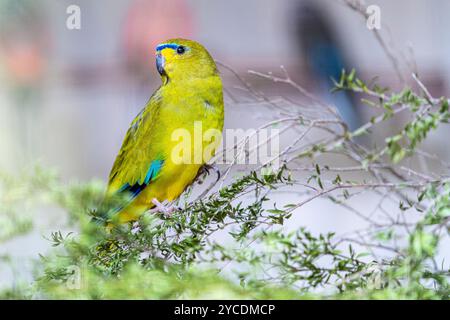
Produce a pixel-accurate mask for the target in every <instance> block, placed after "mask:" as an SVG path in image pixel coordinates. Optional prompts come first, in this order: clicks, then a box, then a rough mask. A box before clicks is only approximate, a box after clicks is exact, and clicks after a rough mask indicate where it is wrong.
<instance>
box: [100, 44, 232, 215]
mask: <svg viewBox="0 0 450 320" xmlns="http://www.w3.org/2000/svg"><path fill="white" fill-rule="evenodd" d="M156 67H157V69H158V72H159V74H160V75H161V79H162V84H161V86H160V87H159V88H158V89H157V90H156V91H155V92H154V93H153V95H152V96H151V97H150V100H149V101H148V102H147V105H146V106H145V107H144V108H143V110H142V111H141V112H140V113H139V114H138V115H137V116H136V118H135V119H134V120H133V121H132V123H131V126H130V128H129V129H128V132H127V134H126V136H125V139H124V141H123V144H122V147H121V149H120V151H119V154H118V155H117V158H116V160H115V162H114V165H113V167H112V169H111V173H110V175H109V182H108V189H107V195H106V198H109V197H113V196H114V195H118V194H119V195H120V194H123V193H126V194H128V195H129V201H128V202H127V203H126V204H124V205H121V206H119V207H116V208H109V209H108V217H109V218H108V219H109V220H110V222H111V221H112V222H113V223H119V224H120V223H125V222H128V221H134V220H137V219H138V218H139V216H140V215H141V214H143V213H144V212H146V211H147V210H149V209H151V208H154V207H157V208H155V210H158V209H161V210H164V208H165V206H164V205H162V203H164V202H171V201H173V200H175V199H177V198H178V197H179V196H180V194H181V193H182V192H183V191H184V190H185V189H186V188H187V186H189V185H190V184H191V183H192V182H193V181H194V179H195V178H196V176H197V174H198V171H199V169H200V168H201V167H202V166H203V165H204V164H205V163H206V162H207V161H208V160H210V158H211V157H212V156H213V154H214V151H215V149H216V148H217V147H218V146H219V144H220V136H219V137H217V136H214V135H207V136H200V137H198V134H196V133H195V132H194V131H195V126H197V127H198V126H199V125H200V126H201V129H202V132H206V131H208V130H210V129H212V130H216V131H218V132H219V133H220V134H221V132H222V129H223V122H224V104H223V93H222V81H221V79H220V76H219V72H218V70H217V67H216V64H215V63H214V60H213V59H212V57H211V55H210V54H209V53H208V51H207V50H206V49H205V48H204V47H203V46H202V45H200V44H199V43H197V42H194V41H191V40H186V39H170V40H167V41H166V42H164V43H162V44H159V45H158V46H157V47H156ZM177 130H178V132H181V133H189V135H190V136H191V137H192V141H191V143H190V144H189V150H184V151H182V152H181V153H183V152H184V153H185V154H184V155H183V156H185V155H186V154H187V155H190V154H191V155H192V157H191V158H192V159H191V160H192V161H182V162H181V163H180V161H179V159H178V157H174V154H175V155H176V153H177V152H174V151H178V150H175V149H176V148H180V139H176V138H177V134H176V133H177ZM180 130H181V131H180ZM174 133H175V135H174ZM195 135H197V137H195ZM178 138H179V137H178ZM196 138H197V140H196V141H195V143H194V140H195V139H196ZM199 140H200V142H199ZM189 141H190V140H189V139H188V140H187V142H189ZM185 142H186V141H185ZM205 149H209V151H210V152H209V153H206V154H205V155H204V156H202V157H201V159H200V161H198V159H199V158H198V154H203V151H204V150H205ZM194 155H195V156H194ZM194 157H197V161H195V159H194ZM184 159H185V158H184Z"/></svg>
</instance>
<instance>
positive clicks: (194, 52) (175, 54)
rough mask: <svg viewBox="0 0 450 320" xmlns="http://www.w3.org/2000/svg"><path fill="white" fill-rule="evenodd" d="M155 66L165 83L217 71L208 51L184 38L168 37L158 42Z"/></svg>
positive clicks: (210, 74)
mask: <svg viewBox="0 0 450 320" xmlns="http://www.w3.org/2000/svg"><path fill="white" fill-rule="evenodd" d="M156 68H157V69H158V72H159V74H160V75H161V77H162V78H163V81H164V82H165V83H167V82H168V81H169V80H176V81H178V80H183V79H184V80H189V79H195V78H206V77H209V76H213V75H216V74H217V72H218V71H217V67H216V64H215V63H214V60H213V58H212V57H211V55H210V54H209V53H208V51H207V50H206V49H205V48H204V47H203V46H202V45H201V44H199V43H197V42H195V41H192V40H186V39H170V40H167V41H165V42H163V43H161V44H159V45H158V46H157V47H156Z"/></svg>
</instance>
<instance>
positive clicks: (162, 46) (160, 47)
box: [156, 43, 178, 51]
mask: <svg viewBox="0 0 450 320" xmlns="http://www.w3.org/2000/svg"><path fill="white" fill-rule="evenodd" d="M166 48H170V49H173V50H176V49H177V48H178V45H177V44H176V43H162V44H160V45H158V46H157V47H156V51H161V50H164V49H166Z"/></svg>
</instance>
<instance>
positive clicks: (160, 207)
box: [150, 198, 179, 217]
mask: <svg viewBox="0 0 450 320" xmlns="http://www.w3.org/2000/svg"><path fill="white" fill-rule="evenodd" d="M152 203H153V204H154V205H155V207H154V208H153V209H151V210H150V212H160V213H163V214H164V215H165V216H166V217H170V216H171V215H172V213H173V212H175V211H178V210H179V208H178V207H176V206H174V205H173V204H170V202H168V201H167V204H163V203H161V202H159V201H158V199H156V198H153V200H152Z"/></svg>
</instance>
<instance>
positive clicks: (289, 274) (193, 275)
mask: <svg viewBox="0 0 450 320" xmlns="http://www.w3.org/2000/svg"><path fill="white" fill-rule="evenodd" d="M336 88H337V90H354V91H356V92H359V93H362V94H365V95H368V97H367V99H366V100H365V101H367V103H368V104H369V105H371V106H375V107H377V108H378V109H379V110H381V114H380V115H379V116H378V117H376V118H374V119H372V121H371V122H369V123H368V124H366V125H364V126H362V127H361V128H360V129H358V130H356V131H354V132H345V133H344V134H343V135H342V136H341V137H338V139H337V142H335V141H333V143H332V144H331V145H332V147H330V144H325V143H322V144H316V145H315V146H314V147H313V148H310V149H308V150H307V151H306V152H304V153H301V154H300V155H299V157H298V158H301V156H304V155H308V156H309V157H310V159H312V161H313V165H312V166H311V174H310V176H309V177H308V178H306V179H304V180H302V181H298V180H296V179H294V178H293V176H294V175H293V170H294V169H296V166H295V164H294V163H288V162H285V163H284V164H283V165H282V166H281V168H280V169H279V170H278V171H276V172H273V173H272V174H264V175H262V174H259V173H257V172H255V171H251V172H248V173H247V174H244V175H242V176H241V177H239V178H236V179H234V180H233V182H232V183H230V184H229V185H225V186H224V187H223V188H220V189H219V190H218V191H216V192H212V193H210V195H209V196H207V197H203V198H200V199H198V200H195V201H194V202H192V203H187V204H186V205H185V206H184V207H183V208H182V209H181V210H179V211H176V212H174V213H173V214H172V215H170V216H165V215H163V214H161V215H160V214H145V215H143V216H142V217H141V219H140V220H139V221H137V222H135V223H130V224H126V225H122V226H118V227H116V228H114V229H112V230H111V231H110V232H109V231H108V230H106V229H105V228H104V226H102V225H98V224H95V223H92V222H91V221H90V220H91V216H92V215H95V214H96V212H95V210H93V209H95V208H97V207H98V205H99V203H101V201H102V197H103V192H104V186H103V184H102V183H101V182H98V181H92V182H90V183H86V184H79V183H73V184H69V185H67V184H62V183H61V182H60V181H59V179H58V177H57V176H56V175H55V174H54V173H53V172H47V171H45V170H43V169H41V168H39V167H37V168H35V170H34V171H33V172H31V173H30V172H25V173H24V174H23V175H21V176H20V177H10V176H6V175H1V176H0V183H1V187H0V199H1V204H2V207H1V209H0V210H1V212H0V214H1V215H0V239H1V240H6V239H11V238H13V237H14V236H17V235H20V234H23V233H25V232H28V231H29V230H30V229H31V228H32V224H31V221H32V219H31V217H30V215H29V214H28V212H29V210H30V208H31V207H32V206H35V205H36V204H37V203H41V202H44V203H47V204H52V205H54V206H58V207H60V208H63V209H64V210H65V212H67V213H68V226H67V227H68V228H69V230H72V232H69V233H63V232H61V231H56V232H54V233H52V234H51V235H50V236H49V239H48V240H49V241H50V242H51V244H52V246H53V249H52V250H51V252H50V253H48V254H45V255H42V256H41V257H40V259H39V260H37V261H36V262H35V265H36V271H35V280H34V282H33V283H32V284H31V285H20V286H16V287H15V288H3V291H2V292H1V293H0V295H1V297H2V298H56V299H68V298H75V299H120V298H124V299H181V298H195V299H197V298H208V299H212V298H220V299H225V298H226V299H228V298H232V299H248V298H250V299H301V298H311V299H316V298H317V299H319V298H337V299H448V298H449V292H450V291H449V285H448V279H449V270H448V269H445V267H444V265H443V264H442V265H441V264H440V263H439V262H438V261H437V255H438V254H439V250H440V248H441V243H442V239H443V238H444V236H445V235H448V232H449V220H450V215H449V214H450V185H449V181H448V179H432V180H424V181H422V182H421V183H420V184H419V183H417V182H415V181H413V182H411V181H406V182H405V181H403V180H400V181H399V179H400V178H401V176H400V175H396V176H395V179H394V178H390V180H387V178H384V177H383V179H384V180H381V182H379V183H378V184H375V183H369V182H367V181H365V180H364V179H361V180H358V181H351V180H348V179H347V178H346V177H345V176H344V175H343V174H335V175H333V176H331V178H330V172H331V171H332V166H331V165H319V164H318V163H317V162H316V161H315V160H316V158H315V157H316V156H317V155H319V154H323V153H326V152H328V151H329V152H336V153H338V154H343V155H347V154H349V153H350V152H355V150H357V149H356V148H353V149H352V147H351V146H349V145H348V144H346V142H348V141H351V140H352V139H354V138H355V137H357V136H359V135H363V134H367V133H368V132H369V131H370V130H369V129H370V128H371V127H372V126H373V125H375V124H377V123H380V122H383V121H386V120H388V119H390V118H392V117H393V116H394V115H395V114H397V113H398V112H400V110H405V111H408V112H410V115H411V116H412V117H411V118H410V121H408V123H407V124H406V125H405V126H404V127H403V129H402V130H401V131H400V132H399V133H397V134H396V135H394V136H391V137H387V138H386V139H385V142H386V143H385V145H383V146H382V147H381V149H375V150H370V151H367V152H361V154H362V155H363V156H361V157H360V158H361V163H360V164H361V167H362V168H363V169H364V170H367V171H370V170H373V168H374V166H378V167H380V166H388V165H391V163H388V162H380V159H382V156H383V155H384V154H386V155H389V157H390V159H391V161H392V162H393V163H397V162H399V161H401V160H402V159H403V158H404V157H406V156H414V154H415V150H416V148H417V147H418V145H419V144H420V143H421V142H422V141H423V140H424V139H425V138H426V137H427V136H428V134H429V133H430V131H431V130H433V129H435V128H437V127H438V126H439V125H440V124H441V123H445V122H447V120H448V116H449V115H448V103H447V101H446V99H443V98H441V99H439V100H437V101H435V100H431V99H430V98H429V97H422V96H420V95H418V94H416V93H414V92H413V91H412V90H410V89H406V90H403V91H402V92H400V93H398V94H395V93H389V91H388V90H387V89H382V88H380V87H379V86H377V85H371V86H368V85H366V84H365V83H364V82H363V81H361V80H360V79H358V78H357V77H356V74H355V72H351V73H350V74H346V73H343V75H342V77H341V79H340V80H339V82H337V83H336ZM388 169H389V170H394V169H392V167H389V168H388ZM399 177H400V178H399ZM383 183H384V185H383ZM298 185H301V186H303V187H304V188H305V189H307V190H313V195H312V196H311V197H310V198H307V199H306V200H302V201H300V202H298V203H293V204H284V205H280V204H277V203H276V201H275V200H276V195H274V192H276V191H280V190H283V189H285V188H294V187H295V186H298ZM380 185H381V186H384V187H388V188H391V189H393V190H394V191H396V192H398V193H396V195H398V198H395V199H398V206H397V207H398V210H399V212H400V214H404V213H405V212H406V213H408V212H413V211H414V215H415V217H416V219H415V221H414V222H408V223H401V222H399V221H398V219H393V218H392V219H391V220H392V221H390V224H386V225H383V224H382V223H381V222H379V221H374V220H372V219H371V217H370V216H364V217H363V218H364V219H365V220H366V221H367V222H368V223H370V224H371V225H370V231H371V233H369V235H368V238H367V237H366V238H364V239H365V240H364V242H362V243H358V242H356V244H359V247H358V248H356V247H355V242H352V241H349V240H348V239H345V238H342V237H339V236H337V235H336V234H334V233H324V234H320V233H319V234H316V233H314V232H311V231H310V230H308V228H306V227H302V228H300V229H298V230H295V231H286V226H287V222H288V221H289V218H291V216H292V215H293V213H294V210H296V209H298V208H300V207H301V206H302V205H303V204H305V203H307V202H309V201H313V200H314V199H316V198H318V197H320V196H323V197H326V198H328V199H329V200H331V201H332V202H333V203H334V204H336V205H346V203H347V201H349V200H350V199H351V198H352V197H353V196H354V195H355V193H353V192H352V190H353V189H354V188H355V187H357V188H359V189H358V190H360V189H364V188H366V189H370V190H372V189H373V188H376V187H378V186H380ZM406 186H410V187H413V189H412V190H411V192H409V193H408V194H404V193H401V191H402V190H403V189H404V188H405V187H406ZM394 191H392V192H391V193H392V194H394ZM332 192H334V194H331V193H332ZM339 192H341V194H338V193H339ZM245 197H247V199H246V201H244V199H245ZM248 199H250V200H248ZM318 214H319V212H318ZM405 230H406V231H405ZM218 235H220V236H218ZM361 241H362V240H361ZM393 243H395V244H396V245H395V246H392V244H393ZM377 248H379V249H385V250H390V251H389V252H390V255H386V256H384V257H383V258H382V259H379V258H378V257H377V255H376V254H375V253H374V252H373V251H372V250H373V249H377ZM0 263H1V264H3V266H5V265H7V264H8V263H9V260H8V259H7V258H6V257H5V259H3V260H2V262H0Z"/></svg>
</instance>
